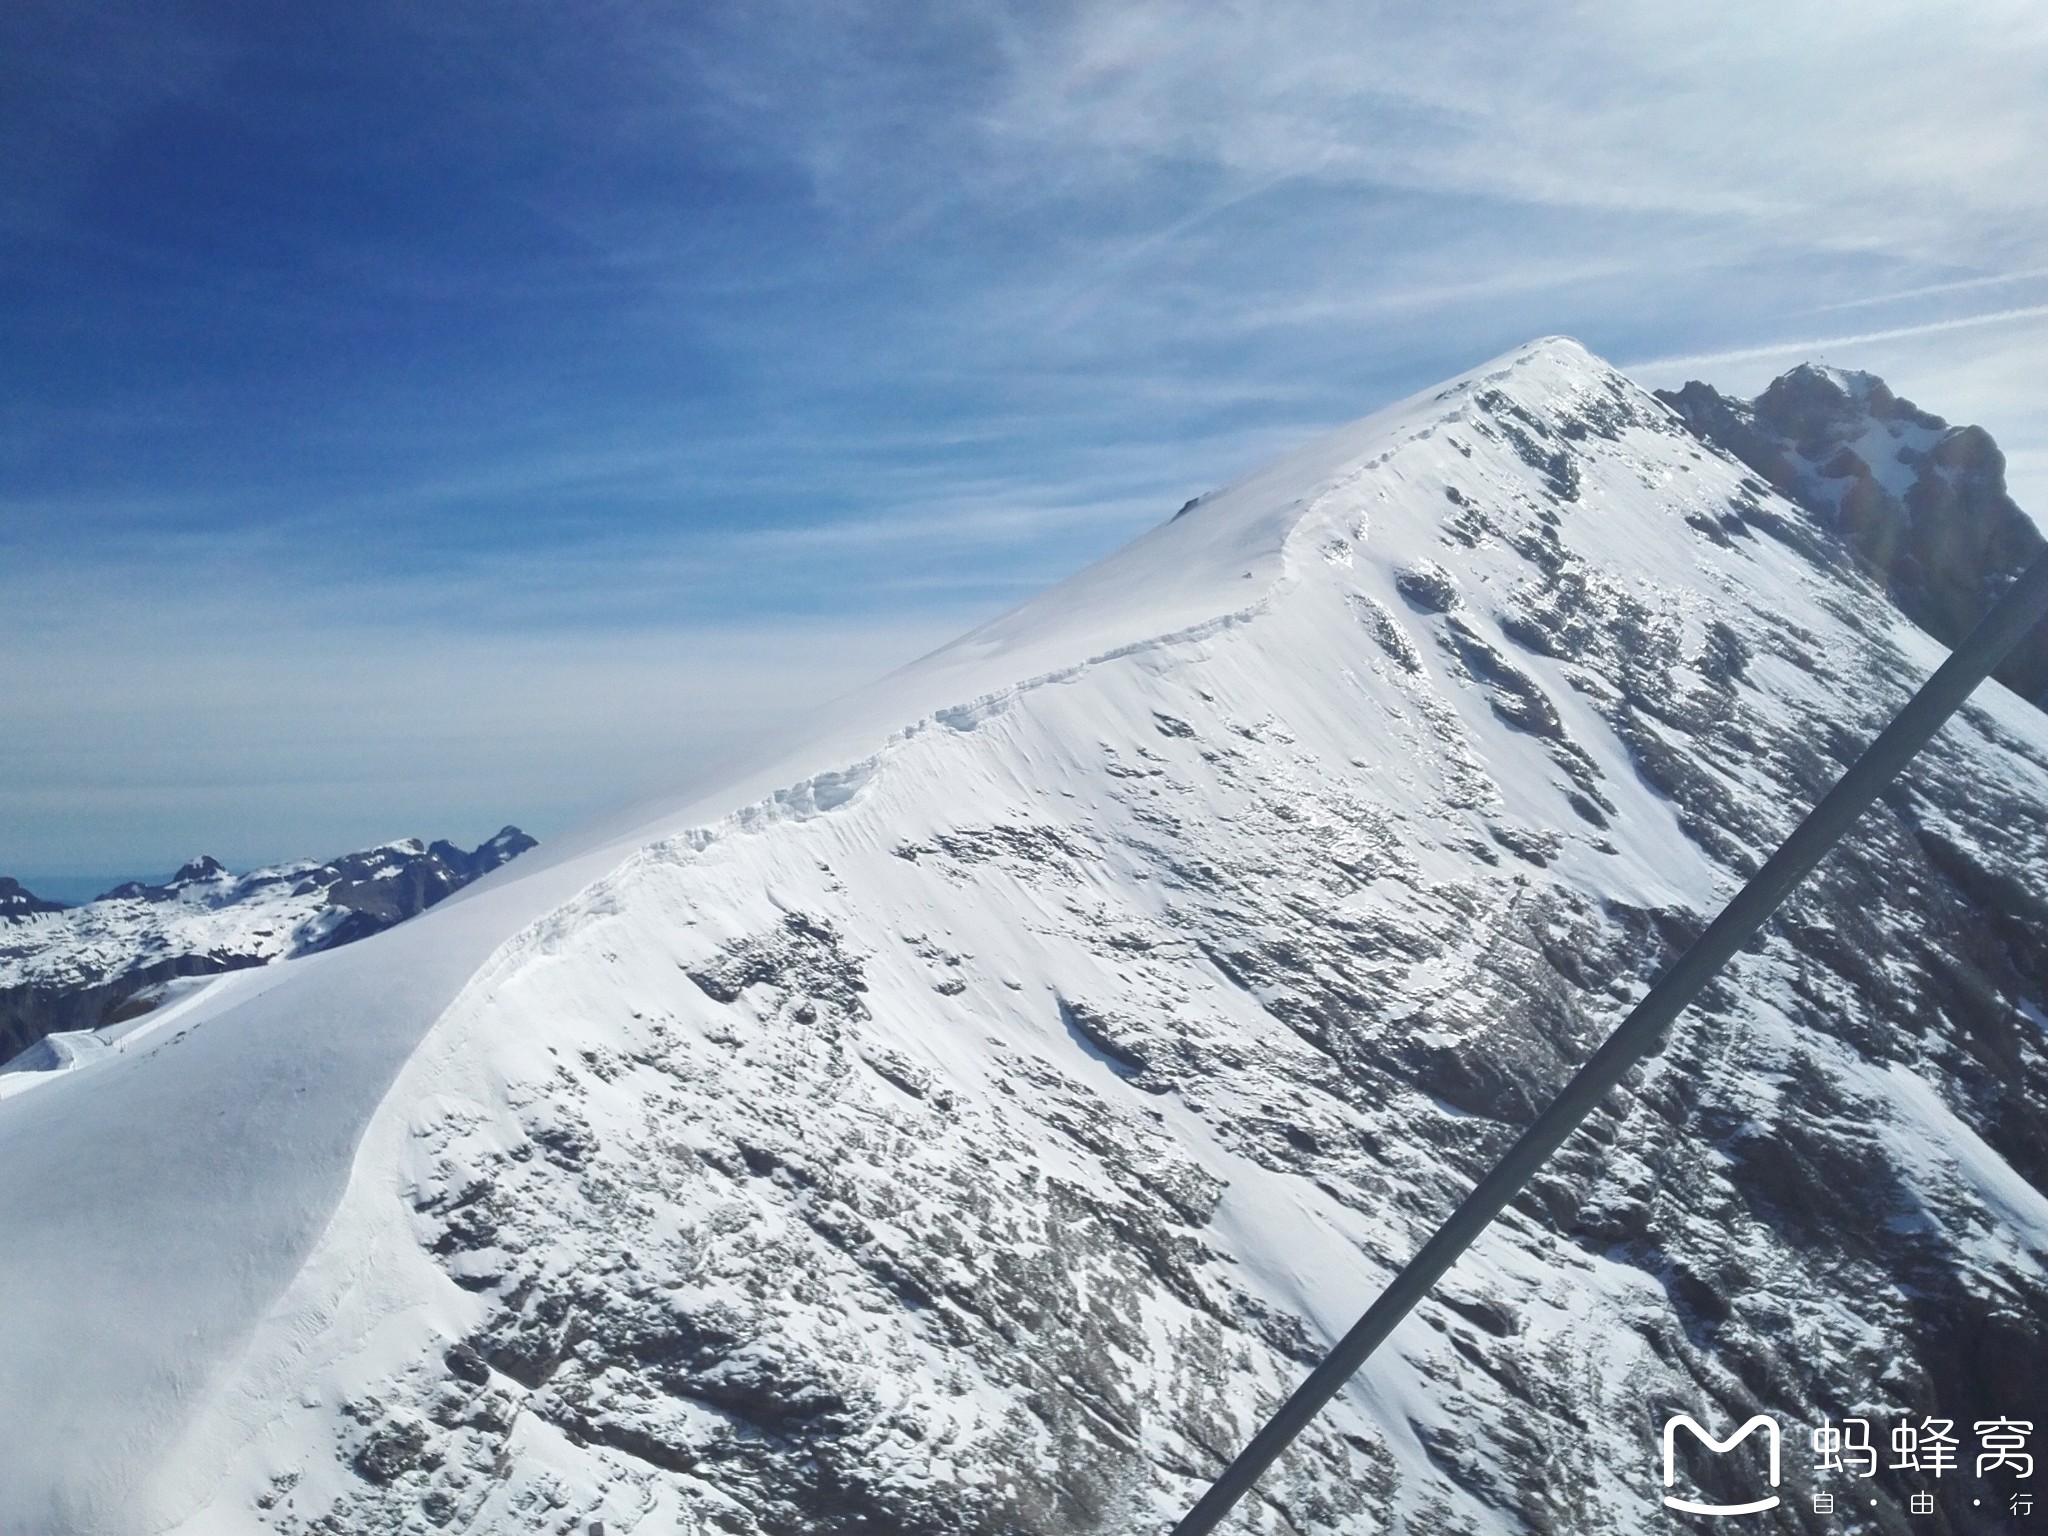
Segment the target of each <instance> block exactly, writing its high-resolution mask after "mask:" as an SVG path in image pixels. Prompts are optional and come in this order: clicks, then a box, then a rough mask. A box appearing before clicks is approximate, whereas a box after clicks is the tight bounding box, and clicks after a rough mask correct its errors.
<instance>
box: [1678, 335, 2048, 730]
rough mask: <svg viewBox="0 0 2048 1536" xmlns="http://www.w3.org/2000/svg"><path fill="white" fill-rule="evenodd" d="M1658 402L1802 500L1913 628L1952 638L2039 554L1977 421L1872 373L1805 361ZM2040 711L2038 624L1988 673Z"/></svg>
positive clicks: (2043, 633)
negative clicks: (1916, 399) (1749, 380)
mask: <svg viewBox="0 0 2048 1536" xmlns="http://www.w3.org/2000/svg"><path fill="white" fill-rule="evenodd" d="M1657 397H1658V398H1659V399H1660V400H1662V401H1663V402H1664V403H1665V404H1666V405H1668V406H1670V407H1671V408H1672V409H1673V410H1674V411H1676V412H1677V413H1678V415H1679V416H1680V418H1681V419H1683V421H1684V422H1685V424H1686V426H1687V428H1688V429H1689V430H1690V431H1691V432H1692V434H1693V435H1694V436H1695V437H1697V438H1699V439H1700V440H1701V441H1703V442H1707V443H1711V444H1713V445H1714V446H1715V447H1717V448H1719V449H1721V450H1722V451H1723V452H1724V453H1727V454H1730V455H1732V456H1733V457H1734V458H1736V459H1738V460H1740V461H1741V462H1742V463H1744V464H1746V465H1748V466H1749V467H1750V468H1751V469H1753V470H1755V471H1756V473H1757V474H1758V475H1760V476H1761V477H1762V478H1763V479H1764V480H1766V481H1768V482H1769V483H1770V486H1771V488H1772V489H1774V490H1776V491H1778V492H1780V493H1782V494H1783V495H1785V496H1787V497H1789V498H1790V499H1791V500H1793V501H1795V502H1797V503H1798V504H1799V505H1800V506H1801V507H1803V508H1804V509H1805V510H1806V511H1807V513H1808V514H1809V515H1810V516H1811V517H1812V518H1813V520H1814V522H1816V523H1817V524H1818V525H1819V526H1820V527H1821V528H1822V529H1823V530H1825V531H1826V532H1827V533H1828V534H1830V535H1832V536H1833V537H1834V538H1835V539H1836V540H1837V541H1838V542H1839V544H1840V545H1841V546H1842V547H1843V548H1844V549H1845V550H1846V551H1847V552H1848V553H1849V554H1850V555H1851V556H1852V557H1853V558H1854V559H1855V560H1856V562H1857V563H1858V564H1859V565H1860V566H1861V567H1862V568H1863V569H1864V570H1865V571H1866V572H1868V573H1869V574H1870V575H1871V576H1873V577H1874V578H1875V579H1877V580H1879V581H1880V582H1882V583H1883V585H1884V588H1885V592H1886V594H1887V595H1888V596H1889V597H1890V598H1891V600H1892V601H1893V602H1894V603H1895V604H1896V605H1897V606H1898V607H1899V609H1900V610H1901V611H1902V612H1903V613H1904V614H1905V615H1906V616H1907V617H1908V618H1909V619H1911V620H1912V621H1913V622H1914V623H1915V624H1917V625H1919V626H1920V627H1921V628H1922V629H1924V630H1926V631H1927V632H1928V633H1929V634H1930V635H1933V636H1934V637H1935V638H1936V639H1937V640H1940V641H1941V642H1942V643H1943V644H1945V645H1954V644H1955V643H1956V642H1957V641H1959V640H1961V639H1962V637H1963V636H1964V635H1965V634H1967V633H1968V632H1969V630H1970V628H1971V626H1972V625H1974V624H1975V623H1976V622H1977V620H1979V619H1980V618H1982V617H1983V616H1984V613H1985V611H1986V610H1987V609H1989V608H1990V606H1991V604H1992V603H1993V602H1994V601H1996V600H1997V597H1998V595H1999V593H2000V592H2002V591H2003V590H2004V588H2005V586H2006V583H2007V582H2009V581H2010V580H2011V579H2012V578H2013V577H2014V576H2015V575H2017V574H2018V573H2019V572H2020V571H2021V570H2022V569H2024V568H2025V567H2026V566H2027V564H2028V563H2029V562H2030V561H2032V560H2033V559H2034V557H2035V556H2036V555H2037V554H2038V553H2039V552H2040V550H2041V548H2042V544H2043V540H2042V537H2041V533H2040V530H2039V529H2037V528H2036V527H2035V526H2034V524H2033V522H2032V520H2031V519H2029V518H2028V516H2027V515H2026V513H2024V512H2022V511H2021V510H2020V509H2019V507H2018V505H2017V504H2016V503H2015V502H2014V501H2013V499H2012V497H2011V496H2010V495H2008V494H2007V492H2006V487H2005V456H2004V455H2003V454H2001V453H2000V452H1999V451H1998V445H1997V444H1996V443H1995V442H1993V441H1992V439H1991V434H1990V433H1988V432H1986V431H1985V430H1984V429H1983V428H1982V427H1975V426H1962V427H1952V426H1950V425H1949V424H1948V423H1947V422H1946V421H1944V420H1943V419H1942V418H1941V417H1939V416H1936V415H1934V414H1932V413H1931V412H1928V411H1923V410H1921V409H1920V408H1919V407H1918V406H1916V405H1915V404H1913V402H1912V401H1910V400H1905V399H1901V398H1900V397H1899V396H1897V395H1895V394H1893V393H1892V391H1891V389H1890V388H1889V387H1888V386H1887V385H1886V384H1885V382H1884V380H1883V379H1881V378H1879V377H1877V375H1875V374H1871V373H1858V372H1849V371H1847V370H1843V369H1839V368H1828V367H1823V366H1821V365H1818V364H1814V363H1803V364H1801V365H1800V366H1799V367H1797V368H1794V369H1792V370H1791V371H1790V372H1789V373H1786V374H1783V375H1782V376H1780V377H1779V378H1776V379H1774V380H1772V381H1771V384H1770V386H1769V387H1768V388H1767V389H1765V390H1764V392H1763V393H1762V394H1760V395H1758V396H1757V397H1756V398H1755V399H1754V400H1741V399H1737V398H1735V397H1733V396H1730V395H1724V394H1722V393H1721V392H1720V391H1719V390H1717V389H1715V388H1713V387H1712V386H1711V385H1708V384H1703V383H1701V382H1700V381H1698V380H1697V379H1694V380H1690V381H1688V382H1687V383H1686V385H1685V387H1684V388H1682V389H1678V390H1659V391H1658V392H1657ZM1997 676H1998V679H1999V681H2000V682H2003V683H2004V684H2005V685H2006V686H2007V687H2009V688H2011V689H2012V690H2013V691H2014V692H2015V693H2018V694H2019V695H2020V696H2021V697H2023V698H2026V699H2028V700H2031V701H2032V702H2033V703H2035V704H2037V705H2040V706H2041V707H2042V708H2044V709H2048V624H2043V625H2041V626H2040V627H2038V628H2036V629H2035V630H2034V631H2033V633H2032V634H2030V635H2028V636H2027V637H2026V638H2025V639H2024V640H2022V641H2021V642H2020V644H2019V646H2018V647H2017V648H2016V649H2015V650H2014V651H2013V653H2012V654H2011V655H2010V656H2009V657H2007V658H2006V661H2005V664H2004V665H2003V666H2001V667H2000V668H1999V669H1998V673H1997Z"/></svg>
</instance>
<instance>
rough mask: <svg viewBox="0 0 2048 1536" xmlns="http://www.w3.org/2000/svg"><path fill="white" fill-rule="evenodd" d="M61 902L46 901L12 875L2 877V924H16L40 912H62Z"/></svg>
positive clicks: (0, 886)
mask: <svg viewBox="0 0 2048 1536" xmlns="http://www.w3.org/2000/svg"><path fill="white" fill-rule="evenodd" d="M63 910H64V903H63V902H61V901H45V900H43V898H42V897H40V896H38V895H37V894H36V893H35V892H34V891H31V890H29V889H28V888H27V887H26V886H24V885H23V884H22V883H21V882H20V881H19V880H16V879H15V878H14V877H13V876H11V875H0V922H7V923H16V922H20V921H21V920H22V919H23V918H26V917H34V916H35V915H36V914H37V913H40V912H62V911H63Z"/></svg>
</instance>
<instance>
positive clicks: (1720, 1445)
mask: <svg viewBox="0 0 2048 1536" xmlns="http://www.w3.org/2000/svg"><path fill="white" fill-rule="evenodd" d="M1681 1427H1683V1428H1685V1429H1689V1430H1691V1431H1692V1432H1693V1433H1694V1434H1695V1435H1697V1436H1698V1437H1699V1438H1700V1440H1701V1441H1702V1442H1703V1443H1704V1444H1705V1445H1706V1448H1707V1449H1708V1450H1710V1451H1713V1452H1714V1453H1715V1454H1717V1455H1718V1454H1720V1453H1721V1452H1724V1451H1732V1450H1734V1449H1735V1447H1736V1446H1738V1445H1740V1444H1741V1443H1742V1442H1743V1441H1745V1440H1747V1439H1748V1438H1749V1436H1750V1433H1751V1431H1753V1430H1756V1429H1758V1428H1761V1429H1762V1430H1763V1431H1764V1434H1765V1436H1766V1438H1767V1439H1768V1440H1769V1442H1770V1447H1771V1486H1772V1487H1773V1488H1775V1487H1777V1486H1778V1421H1777V1420H1776V1419H1774V1418H1772V1417H1771V1416H1770V1415H1769V1414H1767V1413H1760V1414H1758V1415H1757V1416H1756V1417H1755V1418H1753V1419H1751V1420H1750V1421H1749V1422H1748V1423H1747V1424H1745V1425H1743V1426H1742V1428H1740V1429H1738V1430H1737V1431H1735V1433H1734V1434H1732V1435H1730V1436H1729V1437H1728V1438H1727V1439H1726V1440H1716V1439H1715V1438H1714V1437H1713V1436H1712V1435H1710V1434H1708V1433H1707V1432H1706V1430H1705V1429H1704V1428H1702V1427H1701V1425H1700V1423H1699V1421H1698V1420H1697V1419H1694V1418H1692V1417H1690V1416H1689V1415H1687V1414H1683V1413H1674V1414H1673V1415H1672V1416H1671V1417H1670V1418H1668V1419H1666V1420H1665V1421H1664V1486H1665V1487H1666V1488H1669V1487H1670V1486H1671V1485H1672V1484H1674V1483H1676V1482H1677V1481H1678V1468H1677V1466H1676V1464H1675V1458H1674V1456H1673V1452H1674V1451H1675V1450H1676V1448H1677V1442H1678V1431H1679V1429H1680V1428H1681ZM1664 1502H1665V1504H1666V1505H1667V1506H1668V1507H1670V1508H1672V1509H1682V1510H1684V1511H1685V1512H1686V1513H1687V1514H1689V1515H1755V1514H1761V1513H1762V1512H1763V1511H1764V1510H1767V1509H1776V1508H1777V1507H1778V1496H1777V1495H1776V1494H1775V1493H1774V1494H1772V1495H1771V1496H1770V1497H1769V1498H1765V1499H1754V1500H1752V1501H1751V1502H1749V1503H1747V1504H1696V1503H1694V1502H1693V1501H1692V1500H1691V1499H1675V1498H1673V1497H1672V1496H1671V1495H1670V1494H1668V1493H1667V1494H1665V1495H1664Z"/></svg>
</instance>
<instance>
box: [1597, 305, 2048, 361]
mask: <svg viewBox="0 0 2048 1536" xmlns="http://www.w3.org/2000/svg"><path fill="white" fill-rule="evenodd" d="M2044 317H2048V304H2029V305H2025V306H2023V307H2021V308H2018V309H2000V310H1993V311H1991V312H1990V313H1988V314H1977V315H1955V316H1951V317H1950V318H1948V319H1946V320H1925V321H1922V322H1921V323H1920V324H1918V325H1896V326H1891V327H1888V328H1887V329H1884V330H1879V331H1859V332H1856V333H1854V334H1852V335H1846V336H1810V337H1804V338H1801V339H1800V340H1797V341H1771V342H1764V343H1762V344H1760V345H1757V346H1750V347H1728V348H1724V349H1722V350H1721V351H1718V352H1695V353H1690V354H1687V355H1685V356H1681V357H1653V358H1646V359H1643V360H1642V361H1639V362H1631V363H1625V364H1623V365H1622V366H1624V367H1626V368H1628V369H1629V370H1630V371H1632V372H1635V373H1641V374H1646V375H1652V376H1656V377H1660V378H1661V377H1663V376H1665V375H1667V374H1670V373H1672V372H1673V371H1674V370H1676V369H1681V368H1710V367H1712V366H1714V365H1715V364H1717V363H1741V362H1748V361H1751V360H1752V359H1755V358H1772V357H1787V358H1810V357H1818V356H1820V355H1822V354H1824V353H1827V352H1830V351H1834V350H1836V349H1838V348H1841V347H1855V346H1867V345H1869V344H1871V343H1873V342H1880V341H1902V340H1905V339H1907V338H1909V337H1914V336H1938V335H1941V334H1943V333H1944V332H1948V331H1971V330H1977V329H1979V328H1980V327H1984V326H1996V325H2007V326H2012V325H2020V324H2023V323H2024V322H2026V321H2029V320H2039V319H2043V318H2044Z"/></svg>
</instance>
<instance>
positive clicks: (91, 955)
mask: <svg viewBox="0 0 2048 1536" xmlns="http://www.w3.org/2000/svg"><path fill="white" fill-rule="evenodd" d="M533 846H535V844H534V840H533V839H532V838H530V837H528V836H527V835H526V834H525V833H524V832H522V831H520V830H519V829H518V828H517V827H506V828H504V829H503V830H502V831H500V832H499V833H498V835H497V836H495V837H493V838H491V839H489V840H488V841H487V842H484V843H480V844H479V845H478V846H477V847H476V848H475V849H474V850H473V851H470V852H465V851H463V850H462V849H460V848H457V847H456V846H455V845H454V844H453V843H449V842H436V843H434V844H432V845H431V846H422V845H421V844H420V843H419V842H418V841H417V840H415V839H410V838H408V839H406V840H405V841H403V842H396V843H386V844H384V845H383V846H381V847H377V848H367V849H364V850H363V851H361V852H359V853H346V854H343V855H342V856H341V857H339V858H336V859H329V860H327V861H326V862H325V863H316V862H314V861H313V860H310V859H308V860H303V861H301V862H299V863H295V864H280V865H277V866H275V867H272V868H269V869H258V870H252V871H251V872H250V873H248V874H246V875H235V874H231V873H230V872H229V871H228V870H227V869H226V868H225V867H223V866H222V865H221V863H220V861H219V860H217V859H214V858H212V857H210V856H203V857H201V858H198V859H194V860H193V861H192V862H191V863H189V864H187V865H185V866H184V867H183V868H181V869H180V870H179V871H178V872H177V873H176V874H175V875H173V876H171V878H170V879H169V880H168V881H166V882H165V883H164V884H162V885H145V884H143V883H141V882H140V881H129V882H128V883H127V884H125V885H120V886H116V887H115V888H114V889H113V890H111V891H108V892H107V893H106V894H105V895H103V896H101V897H99V898H98V899H97V900H95V901H90V902H87V903H85V904H84V905H82V906H77V907H64V906H62V905H60V904H58V903H56V902H47V901H40V900H38V899H37V898H35V897H34V896H31V895H30V894H29V893H28V892H27V891H24V890H23V889H22V888H21V886H20V884H19V882H17V881H14V880H12V879H0V1063H5V1062H9V1061H18V1060H19V1059H20V1058H21V1057H22V1054H23V1053H24V1052H26V1051H27V1050H28V1049H29V1047H31V1046H33V1045H34V1044H36V1042H37V1041H39V1040H42V1039H43V1038H45V1037H46V1036H49V1035H53V1034H59V1033H73V1032H80V1031H90V1030H97V1029H102V1028H105V1027H106V1026H109V1025H117V1024H123V1023H126V1022H128V1021H130V1020H132V1019H136V1018H139V1017H141V1016H142V1015H143V1014H146V1013H148V1012H150V1011H151V1010H153V1009H154V1008H156V1007H158V1006H159V1005H160V1004H161V1003H162V1002H163V1001H164V1000H165V999H166V998H167V997H169V996H172V995H175V994H176V993H177V992H178V991H179V990H181V989H180V988H179V987H178V983H180V982H185V981H189V980H190V979H191V978H195V977H205V976H217V975H219V974H221V973H222V972H225V971H234V970H244V969H247V968H249V967H252V966H259V965H268V964H269V963H270V962H271V961H273V960H279V959H285V958H288V957H290V956H293V955H305V954H312V953H315V952H317V951H319V950H323V949H333V948H335V947H336V946H337V945H341V944H347V943H350V942H352V941H353V940H356V939H360V938H363V937H366V936H367V935H369V934H372V933H376V932H378V931H380V930H382V929H385V928H389V927H390V926H391V925H392V924H393V923H398V922H403V921H404V920H405V919H406V918H408V917H412V916H414V915H415V914H417V913H419V912H423V911H425V910H426V909H427V908H428V907H430V906H432V905H433V904H434V903H435V902H437V901H439V900H441V899H442V898H443V897H444V896H448V895H450V894H452V893H453V892H455V891H457V890H460V889H461V888H462V887H463V886H465V885H467V884H468V883H469V882H470V881H472V880H474V879H476V878H477V877H478V876H480V875H484V874H488V873H489V872H490V871H491V870H493V869H496V868H497V867H498V866H499V865H500V864H503V863H504V862H505V861H506V860H508V859H511V858H514V857H516V856H517V855H519V854H521V853H523V852H525V851H526V850H527V849H528V848H531V847H533ZM184 990H189V989H184ZM46 1054H47V1053H46ZM57 1059H58V1058H57V1057H54V1056H52V1057H50V1061H51V1062H52V1063H54V1062H55V1061H56V1060H57Z"/></svg>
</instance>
